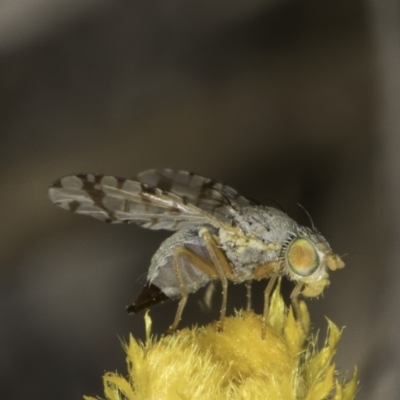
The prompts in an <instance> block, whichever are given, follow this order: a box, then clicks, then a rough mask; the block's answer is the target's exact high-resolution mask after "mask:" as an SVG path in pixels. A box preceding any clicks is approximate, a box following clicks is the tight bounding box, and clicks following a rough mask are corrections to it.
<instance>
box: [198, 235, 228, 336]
mask: <svg viewBox="0 0 400 400" xmlns="http://www.w3.org/2000/svg"><path fill="white" fill-rule="evenodd" d="M199 235H200V236H201V237H202V238H203V240H204V242H205V244H206V247H207V250H208V253H209V255H210V258H211V260H212V263H213V265H214V268H215V272H216V273H217V276H218V278H219V279H220V281H221V283H222V304H221V313H220V317H219V326H218V329H219V330H220V331H222V330H223V329H224V321H225V316H226V305H227V299H228V279H231V280H234V279H233V278H234V276H233V271H232V267H231V265H230V264H229V261H228V260H227V258H226V256H225V254H224V253H223V251H222V250H221V249H220V247H219V245H218V243H217V241H216V240H215V238H214V237H213V236H212V234H211V233H210V232H209V231H208V230H207V229H205V228H204V229H201V230H200V232H199Z"/></svg>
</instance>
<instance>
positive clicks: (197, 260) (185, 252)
mask: <svg viewBox="0 0 400 400" xmlns="http://www.w3.org/2000/svg"><path fill="white" fill-rule="evenodd" d="M182 259H186V260H187V261H188V262H189V263H190V264H191V265H193V266H194V267H196V268H198V269H199V270H201V271H203V272H204V273H205V274H206V275H208V276H209V277H210V278H211V279H216V278H218V274H217V273H216V271H215V268H214V266H213V265H211V264H210V263H209V262H208V261H207V260H205V259H204V258H203V257H200V256H199V255H198V254H196V253H194V252H193V251H191V250H189V249H187V248H186V247H183V246H178V247H176V248H175V250H174V255H173V269H174V272H175V276H176V279H177V281H178V284H179V289H180V292H181V296H182V297H181V299H180V300H179V304H178V308H177V310H176V314H175V318H174V321H173V322H172V325H171V326H170V327H169V329H168V331H167V334H170V333H172V332H174V331H175V330H176V328H177V326H178V324H179V321H180V320H181V317H182V312H183V309H184V308H185V305H186V302H187V299H188V295H189V293H188V290H187V286H186V283H185V280H184V278H183V275H182V264H181V262H180V260H182Z"/></svg>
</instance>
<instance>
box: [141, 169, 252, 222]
mask: <svg viewBox="0 0 400 400" xmlns="http://www.w3.org/2000/svg"><path fill="white" fill-rule="evenodd" d="M138 180H139V181H140V182H143V183H146V184H148V185H151V186H154V187H157V188H160V189H161V190H164V191H167V192H169V193H173V194H175V195H177V196H179V197H180V198H182V200H183V201H184V202H185V203H188V204H193V205H194V206H196V207H198V208H200V209H202V210H203V211H205V212H207V213H208V214H211V215H213V216H214V217H215V218H218V219H219V220H222V221H224V222H228V220H229V218H228V216H229V214H230V210H231V209H232V207H235V206H248V205H251V204H253V203H252V202H251V201H250V200H248V199H246V198H245V197H243V196H241V195H239V193H238V192H237V191H236V190H235V189H233V188H231V187H230V186H227V185H225V184H223V183H220V182H217V181H215V180H213V179H209V178H205V177H203V176H200V175H197V174H194V173H192V172H187V171H173V170H172V169H152V170H149V171H145V172H142V173H140V174H139V175H138Z"/></svg>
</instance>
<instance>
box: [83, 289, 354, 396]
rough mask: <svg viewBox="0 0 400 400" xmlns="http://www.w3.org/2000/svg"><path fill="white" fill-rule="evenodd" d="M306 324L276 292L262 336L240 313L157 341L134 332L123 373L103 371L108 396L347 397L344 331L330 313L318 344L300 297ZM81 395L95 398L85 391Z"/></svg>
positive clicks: (256, 321)
mask: <svg viewBox="0 0 400 400" xmlns="http://www.w3.org/2000/svg"><path fill="white" fill-rule="evenodd" d="M300 310H301V313H302V321H303V324H302V325H304V327H302V326H300V324H298V323H297V321H296V320H295V318H294V316H293V312H292V309H291V308H289V309H287V308H286V307H285V305H284V302H283V299H282V297H281V295H280V285H277V288H276V289H275V291H274V294H273V295H272V299H271V307H270V312H269V316H268V326H267V331H266V337H265V339H262V338H261V329H262V317H261V316H259V315H256V314H254V313H253V312H240V313H237V315H236V316H234V317H229V318H227V319H226V321H225V325H224V331H223V332H219V331H218V329H217V324H216V323H213V324H211V325H208V326H205V327H202V328H197V327H195V328H191V329H188V328H186V329H182V330H181V331H178V332H176V333H174V334H173V335H170V336H165V337H162V338H161V339H159V340H156V339H154V338H152V337H151V336H150V330H151V321H150V318H149V317H148V316H147V315H146V330H147V340H146V342H145V343H140V342H138V341H136V340H135V339H134V338H133V337H132V336H131V337H130V340H129V344H127V345H125V349H126V352H127V363H128V377H127V378H125V377H122V376H120V375H118V374H115V373H106V374H105V375H104V377H103V381H104V392H105V397H106V399H107V400H196V399H202V400H214V399H215V400H217V399H218V400H219V399H228V400H239V399H240V400H247V399H248V400H250V399H251V400H257V399H262V400H268V399H271V400H303V399H304V400H323V399H327V400H328V399H330V400H331V399H332V400H352V399H354V397H355V395H356V391H357V370H355V373H354V375H353V378H352V379H351V380H350V381H348V382H347V383H346V382H343V380H342V379H341V380H340V379H339V378H338V377H339V373H338V371H336V370H335V364H334V363H332V357H333V356H334V354H335V352H336V345H337V343H338V341H339V339H340V336H341V332H340V331H339V329H338V328H337V326H336V325H335V324H334V323H333V322H331V321H330V320H328V326H329V329H328V335H327V339H326V343H325V345H324V347H323V348H322V349H321V350H317V348H316V337H315V336H312V335H307V334H306V333H305V332H304V328H305V329H306V330H308V329H309V315H308V310H307V307H306V305H305V303H304V302H301V303H300ZM85 399H86V400H95V399H94V398H93V397H87V396H85Z"/></svg>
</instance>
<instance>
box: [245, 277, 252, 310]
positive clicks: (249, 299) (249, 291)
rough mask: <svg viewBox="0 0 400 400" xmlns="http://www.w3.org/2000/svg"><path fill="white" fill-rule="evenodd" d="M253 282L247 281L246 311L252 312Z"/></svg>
mask: <svg viewBox="0 0 400 400" xmlns="http://www.w3.org/2000/svg"><path fill="white" fill-rule="evenodd" d="M251 283H252V282H251V280H250V279H249V280H248V281H246V283H245V285H246V300H247V302H246V311H251V309H252V308H251Z"/></svg>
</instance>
